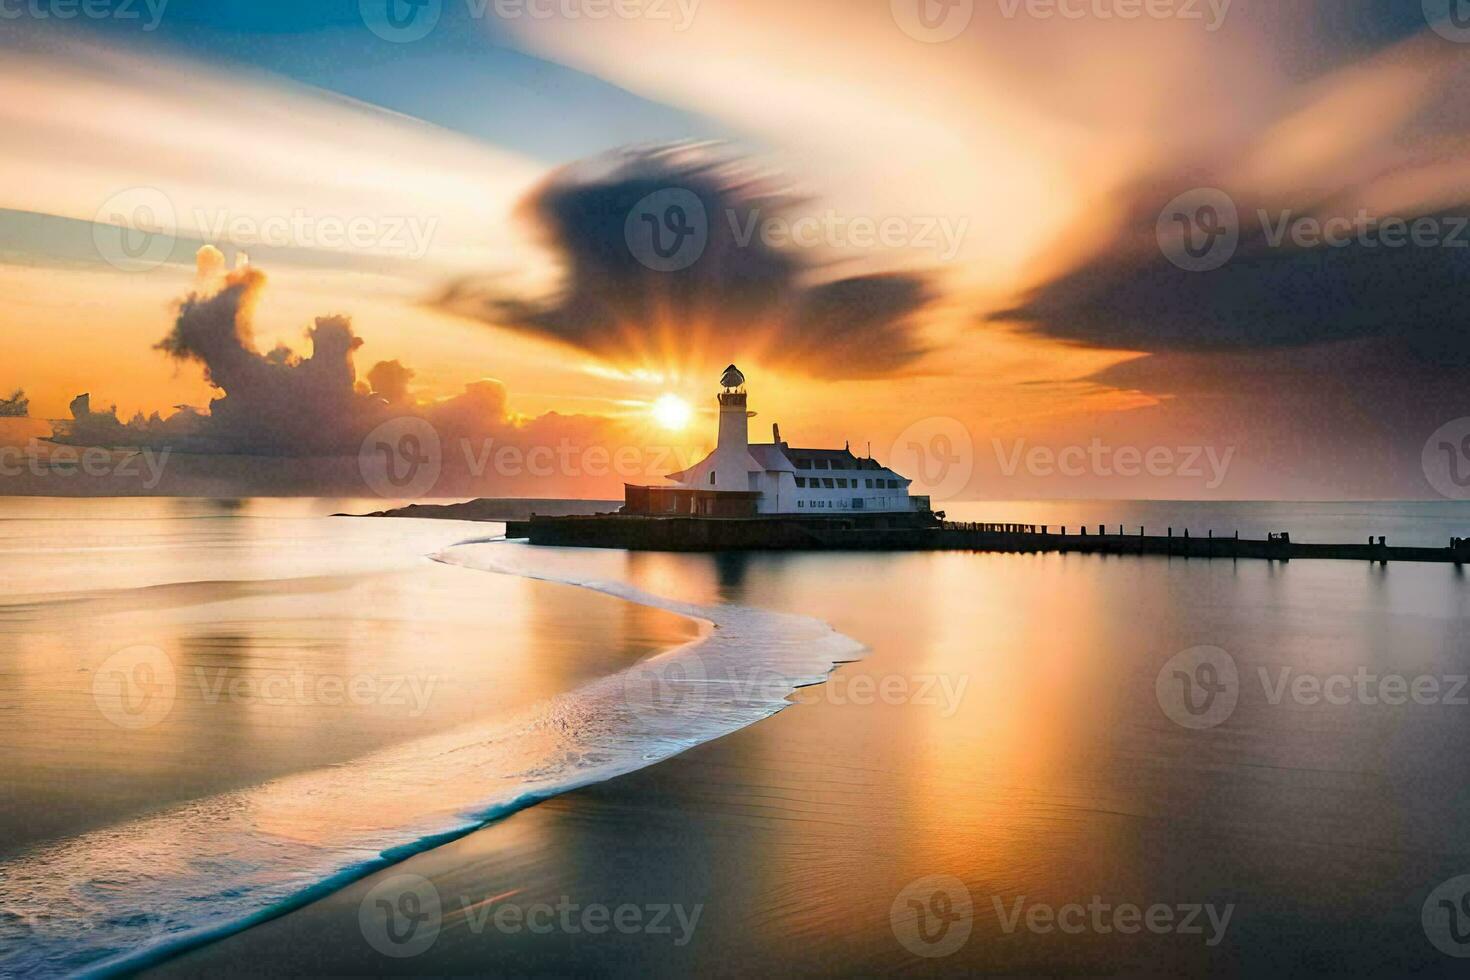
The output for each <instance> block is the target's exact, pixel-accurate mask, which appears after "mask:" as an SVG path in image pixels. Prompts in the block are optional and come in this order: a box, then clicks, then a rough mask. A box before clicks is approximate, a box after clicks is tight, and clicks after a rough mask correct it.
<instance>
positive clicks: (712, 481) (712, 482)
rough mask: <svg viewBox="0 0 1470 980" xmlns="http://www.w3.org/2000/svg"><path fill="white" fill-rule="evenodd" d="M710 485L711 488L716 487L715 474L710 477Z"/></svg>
mask: <svg viewBox="0 0 1470 980" xmlns="http://www.w3.org/2000/svg"><path fill="white" fill-rule="evenodd" d="M709 485H710V486H714V485H715V475H714V474H713V473H711V474H710V475H709Z"/></svg>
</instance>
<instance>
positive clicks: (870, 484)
mask: <svg viewBox="0 0 1470 980" xmlns="http://www.w3.org/2000/svg"><path fill="white" fill-rule="evenodd" d="M863 483H864V484H866V485H867V488H868V489H869V490H871V489H873V481H872V480H864V481H863Z"/></svg>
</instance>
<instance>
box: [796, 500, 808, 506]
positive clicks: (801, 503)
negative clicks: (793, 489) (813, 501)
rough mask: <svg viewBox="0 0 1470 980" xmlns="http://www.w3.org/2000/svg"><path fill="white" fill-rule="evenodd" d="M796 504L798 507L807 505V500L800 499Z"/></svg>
mask: <svg viewBox="0 0 1470 980" xmlns="http://www.w3.org/2000/svg"><path fill="white" fill-rule="evenodd" d="M796 506H798V507H805V506H806V501H805V500H798V501H797V502H796Z"/></svg>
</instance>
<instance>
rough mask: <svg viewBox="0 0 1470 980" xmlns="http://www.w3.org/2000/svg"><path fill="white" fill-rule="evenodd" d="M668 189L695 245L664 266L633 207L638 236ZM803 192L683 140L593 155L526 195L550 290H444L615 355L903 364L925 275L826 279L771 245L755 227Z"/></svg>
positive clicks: (818, 371) (834, 366) (487, 314)
mask: <svg viewBox="0 0 1470 980" xmlns="http://www.w3.org/2000/svg"><path fill="white" fill-rule="evenodd" d="M671 192H674V193H679V194H680V195H681V196H683V199H684V200H685V201H690V200H697V202H698V208H695V207H691V208H690V209H689V210H691V211H694V210H698V209H699V208H702V210H703V214H704V218H705V220H704V221H703V222H698V224H699V226H700V227H701V229H702V231H701V232H700V233H699V234H700V241H701V243H702V245H703V251H702V253H700V254H699V257H698V258H697V260H695V261H693V262H692V264H690V265H688V266H687V267H686V268H682V269H677V270H673V271H660V270H658V269H655V268H651V267H650V266H649V264H646V263H645V261H642V260H641V258H647V256H642V257H640V254H635V245H634V244H632V243H630V231H629V218H630V216H635V217H634V222H635V224H634V226H633V234H634V235H635V236H636V235H637V234H638V233H639V231H640V230H641V229H640V226H638V225H637V223H636V222H637V220H638V219H637V217H636V215H637V214H638V212H639V211H640V210H641V209H642V208H644V206H645V203H644V202H647V201H648V200H649V199H650V198H651V197H652V196H654V195H665V196H667V195H668V194H670V193H671ZM691 196H692V197H691ZM657 199H658V198H654V200H657ZM801 204H802V202H801V201H799V200H797V199H795V198H794V197H792V196H790V195H789V194H786V193H784V192H782V191H781V190H780V189H778V188H777V187H775V186H774V184H773V183H772V182H771V181H769V180H767V179H763V178H761V177H759V176H757V175H755V174H754V173H753V172H752V171H751V170H750V169H749V168H748V167H747V166H746V165H744V164H742V163H740V162H737V161H731V160H728V159H718V158H712V157H711V156H710V155H709V153H708V152H706V151H702V150H695V149H691V148H688V147H665V148H659V149H650V150H641V151H626V152H623V153H621V154H619V155H617V156H615V157H612V158H609V159H603V160H596V161H589V162H586V163H583V164H579V165H577V166H573V167H568V168H566V169H564V170H562V171H560V172H558V173H557V174H556V175H555V176H553V177H552V178H551V179H550V180H549V181H548V182H547V183H546V184H544V185H543V186H542V187H541V188H540V189H538V190H537V191H536V192H535V193H534V194H533V195H532V196H531V197H530V198H529V200H527V201H526V202H524V205H523V209H522V210H523V214H524V215H525V217H527V218H528V219H529V220H530V221H531V222H532V223H533V224H534V226H535V228H536V230H537V231H538V232H539V233H540V234H541V236H542V237H543V239H544V240H545V242H546V244H547V245H548V246H549V247H550V248H551V249H552V250H553V251H554V252H555V253H556V255H557V257H558V258H559V259H560V260H561V263H562V266H563V270H564V280H563V283H562V285H561V287H560V289H559V290H558V291H557V292H556V293H555V295H553V296H550V297H543V298H537V299H526V298H524V297H520V296H515V295H510V294H508V293H507V292H506V290H505V289H504V287H503V285H502V284H501V283H500V282H498V281H497V280H495V279H493V278H488V279H467V280H462V281H460V282H457V283H454V284H453V285H452V286H451V287H450V288H449V289H448V290H446V292H445V293H444V295H443V297H442V298H441V300H440V302H441V305H443V306H444V307H445V308H447V309H450V310H453V311H456V312H459V313H462V314H466V315H469V316H473V317H475V318H478V319H482V320H485V321H487V322H489V323H494V324H497V325H501V326H506V327H511V328H514V329H518V330H522V331H525V332H527V333H531V334H535V335H538V336H542V337H548V338H551V339H554V340H558V341H561V342H564V343H567V344H570V345H572V346H575V347H578V348H581V349H583V350H586V351H589V352H591V353H593V354H596V355H598V356H600V357H604V358H607V359H610V360H614V361H618V362H622V363H640V362H646V363H654V364H659V365H665V364H668V363H670V361H671V360H672V361H675V362H676V363H678V362H679V361H680V360H681V359H682V360H683V361H687V362H689V363H691V364H702V362H703V361H706V360H708V361H710V363H713V362H714V361H719V362H720V363H725V362H727V361H729V360H731V359H735V358H737V357H739V356H745V355H752V356H756V357H758V358H759V359H760V360H762V361H763V362H764V363H767V364H770V365H773V366H774V365H789V366H791V367H794V368H797V369H800V370H802V371H805V372H806V373H809V374H812V375H815V376H821V377H832V378H857V377H879V376H884V375H891V374H897V373H901V372H903V371H904V370H905V369H907V368H910V367H911V366H912V365H913V364H914V363H915V362H916V361H917V360H918V359H919V358H920V357H922V356H923V355H924V354H925V353H926V347H925V345H924V343H923V341H922V340H921V339H920V337H919V333H918V328H919V325H918V323H917V316H918V314H919V313H920V311H921V310H923V309H924V307H925V306H926V305H927V304H928V303H929V301H930V299H931V298H932V296H931V292H930V289H929V287H928V285H927V283H926V281H925V280H924V279H923V278H922V277H919V276H915V275H911V274H899V273H889V274H878V275H860V276H852V277H846V278H835V279H834V278H833V277H832V276H831V275H830V270H829V267H828V266H827V265H824V262H826V261H827V257H826V256H823V255H820V254H817V252H816V251H815V250H808V251H806V252H803V251H801V250H799V249H796V248H777V247H773V246H772V245H770V244H769V243H768V242H767V241H765V240H764V239H763V237H762V235H761V234H759V232H757V231H756V229H757V227H759V226H761V225H763V223H765V222H769V221H771V220H772V219H775V218H783V217H787V218H789V217H791V216H793V214H794V212H796V211H797V209H799V208H800V206H801ZM660 213H662V209H661V208H660ZM695 220H696V222H697V219H695ZM635 241H636V239H635Z"/></svg>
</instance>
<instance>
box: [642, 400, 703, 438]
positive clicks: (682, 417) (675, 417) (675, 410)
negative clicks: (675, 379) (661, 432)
mask: <svg viewBox="0 0 1470 980" xmlns="http://www.w3.org/2000/svg"><path fill="white" fill-rule="evenodd" d="M651 411H652V414H653V420H654V421H655V422H657V423H658V424H659V425H661V426H663V427H664V428H665V429H668V430H669V431H671V432H679V431H681V430H683V429H684V428H685V427H687V426H688V425H689V420H690V419H692V418H693V417H694V409H693V408H691V407H690V405H689V403H688V402H686V401H685V400H684V399H682V398H680V397H679V396H678V395H661V396H660V397H659V399H658V401H656V402H654V403H653V408H652V410H651Z"/></svg>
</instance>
